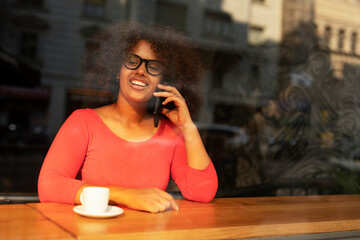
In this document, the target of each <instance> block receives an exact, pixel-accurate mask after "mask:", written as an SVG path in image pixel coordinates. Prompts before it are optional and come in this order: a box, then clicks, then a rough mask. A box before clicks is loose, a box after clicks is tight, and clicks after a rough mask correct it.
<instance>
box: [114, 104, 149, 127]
mask: <svg viewBox="0 0 360 240" xmlns="http://www.w3.org/2000/svg"><path fill="white" fill-rule="evenodd" d="M113 107H114V110H115V112H116V113H118V114H117V117H118V118H119V120H121V122H122V123H123V124H126V125H134V124H141V123H143V122H144V120H148V119H149V118H151V116H150V115H149V113H148V111H147V109H146V107H147V106H146V103H145V104H144V103H139V104H138V103H133V104H129V103H128V102H126V101H121V99H118V100H117V101H116V102H115V103H114V104H113Z"/></svg>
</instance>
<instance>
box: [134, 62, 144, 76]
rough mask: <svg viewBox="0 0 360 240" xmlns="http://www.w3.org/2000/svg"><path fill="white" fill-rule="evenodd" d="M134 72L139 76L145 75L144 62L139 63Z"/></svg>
mask: <svg viewBox="0 0 360 240" xmlns="http://www.w3.org/2000/svg"><path fill="white" fill-rule="evenodd" d="M136 71H137V73H138V74H139V75H145V74H146V66H145V62H143V63H141V64H140V66H139V67H138V68H137V69H136Z"/></svg>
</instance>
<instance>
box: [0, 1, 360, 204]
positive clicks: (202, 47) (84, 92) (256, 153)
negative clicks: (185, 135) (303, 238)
mask: <svg viewBox="0 0 360 240" xmlns="http://www.w3.org/2000/svg"><path fill="white" fill-rule="evenodd" d="M129 20H130V21H132V20H133V21H138V22H143V23H152V22H156V23H161V24H165V25H169V26H172V27H173V28H175V29H177V30H178V31H181V32H183V33H184V34H185V35H186V36H188V37H189V38H191V39H192V40H193V41H194V42H195V43H196V44H197V45H198V47H199V49H198V50H199V51H200V52H201V54H202V59H203V62H204V65H205V67H206V72H205V77H204V81H203V82H202V95H203V96H202V99H203V102H202V105H201V108H200V109H199V111H198V112H197V113H196V114H195V115H194V116H193V118H194V120H195V121H196V123H197V126H198V128H199V130H200V133H201V136H202V138H203V141H204V143H205V146H206V148H207V150H208V152H209V154H210V156H211V158H212V160H213V162H214V164H215V167H216V170H217V173H218V177H219V191H218V196H219V197H232V196H284V195H314V194H354V193H360V94H359V92H360V40H359V38H360V36H359V34H360V1H359V0H241V1H238V0H61V1H60V0H0V71H1V82H0V106H1V107H0V202H1V201H2V202H6V203H8V202H16V201H22V200H24V199H25V200H27V201H36V200H37V177H38V174H39V170H40V167H41V164H42V162H43V159H44V157H45V155H46V153H47V150H48V148H49V146H50V143H51V142H52V140H53V138H54V136H55V134H56V133H57V131H58V130H59V128H60V126H61V125H62V123H63V122H64V120H65V119H66V118H67V117H68V116H69V114H70V113H71V112H72V111H74V110H75V109H77V108H86V107H97V106H100V105H104V104H107V103H109V102H111V99H112V98H113V95H112V94H113V93H112V92H111V91H107V90H104V89H102V88H101V86H93V87H91V88H89V87H86V88H85V87H83V84H82V83H81V81H80V69H81V63H82V61H83V60H84V59H85V57H86V59H87V61H92V60H93V59H92V58H91V56H92V52H94V51H95V50H96V49H98V48H101V42H97V41H94V40H93V36H94V35H95V34H97V33H98V32H99V31H100V30H101V29H103V28H105V27H107V26H108V25H111V24H114V23H117V22H121V21H129ZM168 191H170V192H173V193H176V191H177V188H176V186H175V185H174V183H173V182H172V181H170V184H169V187H168Z"/></svg>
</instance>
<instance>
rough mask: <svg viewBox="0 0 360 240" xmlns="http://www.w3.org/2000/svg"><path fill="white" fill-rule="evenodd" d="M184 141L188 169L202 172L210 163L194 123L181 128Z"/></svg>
mask: <svg viewBox="0 0 360 240" xmlns="http://www.w3.org/2000/svg"><path fill="white" fill-rule="evenodd" d="M181 131H182V133H183V135H184V140H185V149H186V157H187V163H188V165H189V167H191V168H194V169H199V170H204V169H205V168H207V166H208V165H209V163H210V157H209V155H208V153H207V152H206V149H205V146H204V144H203V142H202V139H201V137H200V133H199V131H198V129H197V127H196V126H195V124H194V123H189V124H186V125H185V126H184V127H182V128H181Z"/></svg>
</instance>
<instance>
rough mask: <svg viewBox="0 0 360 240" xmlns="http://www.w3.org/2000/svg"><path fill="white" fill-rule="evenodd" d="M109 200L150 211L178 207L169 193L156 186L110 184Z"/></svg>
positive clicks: (156, 211)
mask: <svg viewBox="0 0 360 240" xmlns="http://www.w3.org/2000/svg"><path fill="white" fill-rule="evenodd" d="M110 200H111V201H113V202H114V203H116V204H124V205H126V206H127V207H129V208H132V209H135V210H141V211H146V212H151V213H158V212H164V211H166V210H169V209H174V210H178V209H179V208H178V206H177V204H176V202H175V200H174V198H173V197H172V196H171V195H170V194H169V193H167V192H164V191H162V190H160V189H157V188H123V187H117V186H112V187H110Z"/></svg>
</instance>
